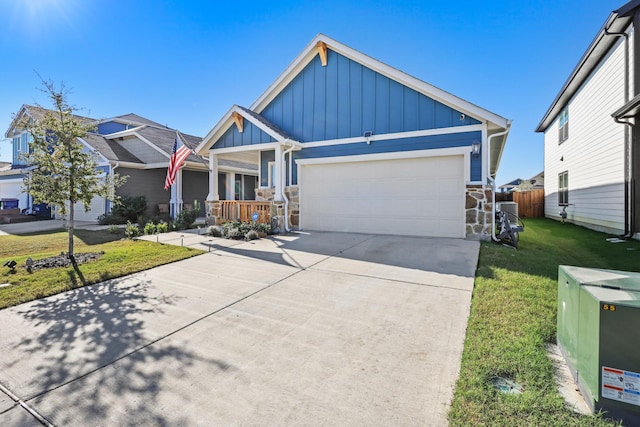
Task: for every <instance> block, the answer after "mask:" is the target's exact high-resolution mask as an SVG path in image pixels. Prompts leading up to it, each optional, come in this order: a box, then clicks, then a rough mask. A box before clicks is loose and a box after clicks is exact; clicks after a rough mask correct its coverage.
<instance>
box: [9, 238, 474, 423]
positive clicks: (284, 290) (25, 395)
mask: <svg viewBox="0 0 640 427" xmlns="http://www.w3.org/2000/svg"><path fill="white" fill-rule="evenodd" d="M162 238H163V239H165V240H167V241H169V240H171V241H172V242H173V243H177V242H178V241H181V242H182V243H183V244H189V245H193V246H200V247H203V248H206V250H210V251H211V252H210V253H207V254H204V255H202V256H198V257H195V258H192V259H189V260H185V261H181V262H177V263H173V264H170V265H165V266H162V267H158V268H154V269H151V270H148V271H145V272H142V273H139V274H135V275H132V276H128V277H125V278H122V279H117V280H112V281H109V282H104V283H101V284H97V285H94V286H89V287H85V288H82V289H78V290H75V291H70V292H66V293H64V294H60V295H57V296H54V297H50V298H46V299H42V300H39V301H34V302H32V303H27V304H23V305H20V306H17V307H13V308H9V309H5V310H2V311H0V385H1V387H0V390H2V391H4V393H3V392H0V425H7V426H9V425H11V426H31V425H40V422H39V421H38V420H37V419H36V417H37V416H40V417H42V418H43V420H44V422H45V423H46V422H49V423H51V424H53V425H57V426H74V425H77V426H86V425H100V426H111V425H154V426H164V425H166V426H175V425H207V426H208V425H261V426H263V425H394V426H399V425H434V426H442V425H446V424H447V421H446V413H447V410H448V406H449V404H450V401H451V398H452V394H453V393H452V392H453V387H454V383H455V380H456V378H457V375H458V371H459V365H460V356H461V352H462V346H463V340H464V334H465V328H466V324H467V318H468V313H469V306H470V301H471V292H472V287H473V276H474V272H475V268H476V264H477V259H478V251H479V244H478V242H472V241H465V240H454V239H436V238H433V239H429V238H410V237H391V236H372V235H362V234H342V233H311V234H302V233H301V234H294V235H289V236H280V237H276V238H273V239H262V240H259V241H253V242H237V241H228V240H223V239H208V238H205V237H202V236H196V235H186V236H184V237H180V236H179V235H176V234H173V235H166V236H165V235H163V237H162ZM16 400H17V401H16ZM29 409H30V410H31V411H32V412H29V411H28V410H29Z"/></svg>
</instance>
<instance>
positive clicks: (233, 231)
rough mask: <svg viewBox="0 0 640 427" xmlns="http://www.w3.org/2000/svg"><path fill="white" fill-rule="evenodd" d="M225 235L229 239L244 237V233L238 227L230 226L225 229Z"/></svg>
mask: <svg viewBox="0 0 640 427" xmlns="http://www.w3.org/2000/svg"><path fill="white" fill-rule="evenodd" d="M227 237H228V238H229V239H244V233H243V232H242V231H240V229H238V228H230V229H229V231H227Z"/></svg>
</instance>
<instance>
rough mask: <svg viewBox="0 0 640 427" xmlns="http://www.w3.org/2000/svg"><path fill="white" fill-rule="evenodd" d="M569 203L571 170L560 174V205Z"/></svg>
mask: <svg viewBox="0 0 640 427" xmlns="http://www.w3.org/2000/svg"><path fill="white" fill-rule="evenodd" d="M568 205H569V171H564V172H560V173H559V174H558V206H568Z"/></svg>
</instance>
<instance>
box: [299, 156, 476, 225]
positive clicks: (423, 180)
mask: <svg viewBox="0 0 640 427" xmlns="http://www.w3.org/2000/svg"><path fill="white" fill-rule="evenodd" d="M300 197H301V199H300V202H301V206H300V209H301V220H302V226H303V227H304V228H305V229H308V230H326V231H345V232H362V233H377V234H399V235H421V236H442V237H464V229H465V227H464V162H463V157H462V156H448V157H438V158H418V159H401V160H380V161H366V162H349V163H331V164H321V165H303V166H302V171H301V183H300Z"/></svg>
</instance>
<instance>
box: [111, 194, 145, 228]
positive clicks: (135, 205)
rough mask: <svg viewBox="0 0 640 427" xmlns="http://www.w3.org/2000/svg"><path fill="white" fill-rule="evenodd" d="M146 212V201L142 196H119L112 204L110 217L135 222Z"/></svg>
mask: <svg viewBox="0 0 640 427" xmlns="http://www.w3.org/2000/svg"><path fill="white" fill-rule="evenodd" d="M146 210H147V199H146V197H144V196H121V197H120V198H118V200H117V201H116V202H115V203H114V205H113V208H112V209H111V215H113V216H116V217H121V218H124V219H125V220H126V221H130V222H135V221H137V220H138V217H139V216H140V215H142V214H144V213H145V212H146Z"/></svg>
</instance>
